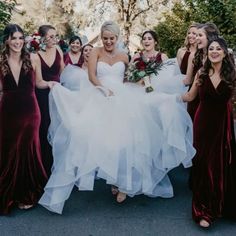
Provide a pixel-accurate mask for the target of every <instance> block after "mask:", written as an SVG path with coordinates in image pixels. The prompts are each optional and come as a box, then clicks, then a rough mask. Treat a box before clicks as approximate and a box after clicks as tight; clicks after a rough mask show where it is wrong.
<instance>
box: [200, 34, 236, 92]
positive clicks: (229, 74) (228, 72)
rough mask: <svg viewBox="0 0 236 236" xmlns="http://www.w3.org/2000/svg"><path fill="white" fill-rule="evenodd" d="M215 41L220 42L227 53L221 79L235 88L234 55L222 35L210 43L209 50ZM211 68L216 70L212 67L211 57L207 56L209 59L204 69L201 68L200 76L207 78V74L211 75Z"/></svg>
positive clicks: (223, 62)
mask: <svg viewBox="0 0 236 236" xmlns="http://www.w3.org/2000/svg"><path fill="white" fill-rule="evenodd" d="M213 42H217V43H219V45H220V47H221V48H222V49H223V51H224V53H225V57H224V58H223V61H222V66H221V71H220V76H221V79H222V80H224V81H225V82H226V83H227V85H228V86H229V88H231V89H232V90H233V89H234V87H235V81H236V70H235V64H234V61H233V59H232V56H231V55H230V53H229V51H228V47H227V43H226V41H225V40H224V39H223V38H222V37H218V38H215V39H213V40H211V41H210V42H209V43H208V46H207V51H208V49H209V47H210V46H211V44H212V43H213ZM210 70H213V71H214V68H213V67H212V63H211V61H210V60H209V57H207V60H206V62H205V63H204V66H203V69H202V70H201V75H200V76H199V77H200V79H202V80H204V78H206V76H208V75H209V71H210Z"/></svg>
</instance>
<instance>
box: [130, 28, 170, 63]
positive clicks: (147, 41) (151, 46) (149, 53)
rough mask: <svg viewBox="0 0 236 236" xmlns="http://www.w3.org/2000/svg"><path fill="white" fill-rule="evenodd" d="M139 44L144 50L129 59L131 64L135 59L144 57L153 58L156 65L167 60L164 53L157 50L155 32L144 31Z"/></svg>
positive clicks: (157, 43) (157, 44)
mask: <svg viewBox="0 0 236 236" xmlns="http://www.w3.org/2000/svg"><path fill="white" fill-rule="evenodd" d="M141 43H142V46H143V48H144V50H143V51H141V52H140V53H136V54H135V55H134V56H133V58H132V59H131V62H133V61H134V60H135V59H137V58H139V57H141V56H144V57H145V58H147V59H148V58H153V57H155V58H156V61H157V62H158V63H159V62H163V61H165V60H167V59H168V57H167V55H166V54H165V53H162V52H160V51H159V50H158V48H159V40H158V37H157V34H156V32H155V31H152V30H147V31H145V32H144V33H143V34H142V40H141Z"/></svg>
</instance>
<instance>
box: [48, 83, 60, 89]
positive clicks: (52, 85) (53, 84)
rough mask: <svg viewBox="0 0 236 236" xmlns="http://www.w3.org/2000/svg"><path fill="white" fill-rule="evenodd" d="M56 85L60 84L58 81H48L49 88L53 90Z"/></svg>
mask: <svg viewBox="0 0 236 236" xmlns="http://www.w3.org/2000/svg"><path fill="white" fill-rule="evenodd" d="M56 84H59V83H58V82H56V81H48V88H49V89H52V88H53V87H54V86H55V85H56Z"/></svg>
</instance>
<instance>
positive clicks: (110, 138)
mask: <svg viewBox="0 0 236 236" xmlns="http://www.w3.org/2000/svg"><path fill="white" fill-rule="evenodd" d="M124 69H125V66H124V64H123V63H122V62H117V63H115V64H114V65H113V66H110V65H109V64H106V63H104V62H98V64H97V77H98V78H99V80H100V81H101V83H102V85H103V86H104V87H105V88H109V89H110V90H112V91H113V93H114V96H110V97H107V96H104V93H106V89H105V90H104V89H101V88H96V87H94V86H90V85H88V86H87V87H86V88H85V87H84V88H83V89H80V91H79V92H78V91H77V92H76V91H69V90H68V89H66V88H64V87H62V86H60V85H57V86H55V87H54V88H53V90H52V93H51V98H50V111H51V120H52V124H51V126H50V132H49V139H50V142H51V145H52V146H53V156H54V164H53V170H52V175H51V177H50V179H49V182H48V184H47V186H46V188H45V193H44V195H43V197H42V198H41V200H40V204H42V205H43V206H44V207H46V208H48V209H49V210H51V211H54V212H57V213H61V212H62V209H63V206H64V202H65V200H66V199H68V197H69V195H70V193H71V191H72V189H73V187H74V185H76V186H77V187H78V188H79V189H80V190H93V186H94V180H95V179H96V177H98V178H102V179H104V180H105V181H106V182H107V183H108V184H112V185H115V186H117V187H118V188H119V190H120V191H121V192H125V193H127V194H128V195H129V196H134V195H137V194H146V195H148V196H152V197H156V196H161V197H172V196H173V189H172V185H171V183H170V180H169V178H168V175H167V173H168V171H169V170H171V169H172V168H174V167H176V166H178V165H179V164H180V163H183V164H184V165H185V166H189V165H191V159H192V157H193V155H194V149H193V147H192V146H191V142H192V130H191V119H190V118H189V116H188V114H187V112H186V111H185V109H184V107H183V106H182V105H181V104H178V103H177V102H176V99H175V95H170V94H164V93H162V94H161V93H151V94H147V93H145V91H144V89H143V88H142V87H139V86H137V85H133V84H128V83H127V84H123V75H124ZM78 75H79V74H78ZM165 107H167V108H168V110H165ZM162 113H163V114H162ZM182 113H183V114H182ZM165 116H168V117H169V116H170V118H168V119H167V118H166V117H165ZM173 121H175V122H173ZM170 125H171V126H170ZM167 126H168V127H167ZM179 126H181V127H179ZM171 132H172V135H174V137H170V136H171ZM175 139H177V140H175Z"/></svg>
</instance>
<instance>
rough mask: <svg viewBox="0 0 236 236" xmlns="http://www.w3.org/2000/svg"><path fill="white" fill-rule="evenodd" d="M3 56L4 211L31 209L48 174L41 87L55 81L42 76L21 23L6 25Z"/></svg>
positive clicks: (0, 172) (0, 140) (0, 175)
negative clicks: (28, 49)
mask: <svg viewBox="0 0 236 236" xmlns="http://www.w3.org/2000/svg"><path fill="white" fill-rule="evenodd" d="M3 34H4V38H3V43H4V49H3V50H2V52H1V60H0V92H1V98H0V214H8V213H10V211H11V209H12V208H13V207H15V206H18V207H19V208H20V209H29V208H31V207H32V206H34V205H35V204H36V203H37V202H38V199H39V198H40V196H41V194H42V192H43V188H44V185H45V184H46V181H47V175H46V172H45V170H44V168H43V165H42V161H41V150H40V142H39V125H40V111H39V107H38V103H37V99H36V96H35V91H34V89H35V84H36V86H37V87H38V88H41V89H49V88H51V87H52V86H53V84H54V82H46V81H44V80H42V75H41V69H40V60H39V58H38V56H37V55H36V54H28V53H27V52H26V51H25V47H24V33H23V31H22V29H21V28H20V26H18V25H16V24H9V25H7V26H6V28H5V29H4V33H3Z"/></svg>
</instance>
